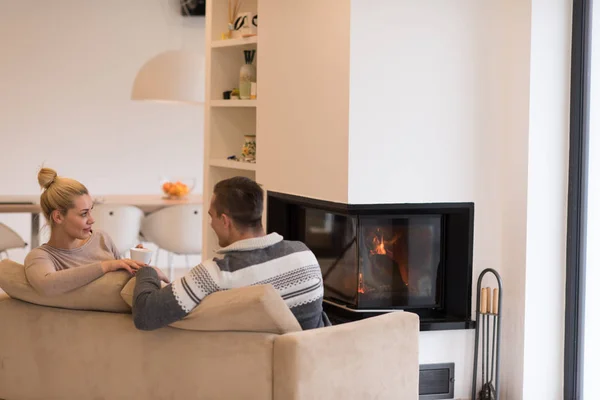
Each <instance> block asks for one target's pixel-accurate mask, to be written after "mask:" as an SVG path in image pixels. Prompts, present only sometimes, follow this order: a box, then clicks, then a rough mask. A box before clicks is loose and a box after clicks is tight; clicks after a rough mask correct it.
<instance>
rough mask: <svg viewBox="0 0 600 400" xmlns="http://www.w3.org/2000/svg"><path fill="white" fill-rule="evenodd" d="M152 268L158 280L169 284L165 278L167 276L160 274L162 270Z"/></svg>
mask: <svg viewBox="0 0 600 400" xmlns="http://www.w3.org/2000/svg"><path fill="white" fill-rule="evenodd" d="M151 268H154V270H155V271H156V273H157V274H158V278H159V279H160V280H161V281H163V282H164V283H167V284H168V283H171V281H170V280H169V278H167V276H166V275H165V274H164V272H162V270H161V269H160V268H158V267H151Z"/></svg>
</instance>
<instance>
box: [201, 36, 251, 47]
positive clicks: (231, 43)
mask: <svg viewBox="0 0 600 400" xmlns="http://www.w3.org/2000/svg"><path fill="white" fill-rule="evenodd" d="M257 43H258V36H250V37H248V38H239V39H224V40H213V42H212V43H211V47H212V48H213V49H219V48H223V47H238V46H245V45H248V44H257Z"/></svg>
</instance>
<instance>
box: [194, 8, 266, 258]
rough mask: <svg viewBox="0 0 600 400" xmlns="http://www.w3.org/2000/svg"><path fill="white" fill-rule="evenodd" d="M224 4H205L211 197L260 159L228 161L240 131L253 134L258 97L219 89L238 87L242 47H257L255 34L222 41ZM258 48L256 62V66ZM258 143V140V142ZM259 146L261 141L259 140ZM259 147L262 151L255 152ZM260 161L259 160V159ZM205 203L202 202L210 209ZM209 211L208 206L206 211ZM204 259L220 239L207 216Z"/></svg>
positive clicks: (251, 173)
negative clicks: (232, 96) (232, 95)
mask: <svg viewBox="0 0 600 400" xmlns="http://www.w3.org/2000/svg"><path fill="white" fill-rule="evenodd" d="M227 4H228V2H227V1H225V0H208V1H207V2H206V99H207V101H206V105H205V127H204V188H203V193H204V194H205V198H206V199H207V202H208V199H210V197H211V196H210V194H211V193H212V191H213V187H214V185H215V184H216V183H217V182H219V181H220V180H222V179H227V178H231V177H234V176H246V177H249V178H252V179H255V180H256V179H257V178H256V173H257V167H258V165H259V163H246V162H240V161H233V160H228V159H227V157H230V156H232V155H236V156H240V155H241V151H242V146H243V144H244V135H256V136H257V139H258V136H259V134H258V132H257V131H256V113H257V112H258V100H223V92H225V91H227V90H231V89H233V88H234V87H238V86H239V73H240V68H241V67H242V65H243V64H244V50H250V49H258V40H259V36H251V37H247V38H239V39H225V40H222V39H221V34H222V33H224V32H226V31H227V22H228V21H227V15H228V10H227ZM257 11H258V0H244V2H243V4H242V8H241V10H240V12H241V13H243V12H257ZM259 57H260V53H259V52H258V51H257V52H256V55H255V59H254V64H255V65H256V66H257V69H258V58H259ZM257 142H259V140H257ZM258 146H260V144H258ZM259 151H260V150H259ZM259 162H260V161H259ZM208 206H209V204H206V208H208ZM207 211H208V209H207ZM203 224H204V226H203V255H202V256H203V259H211V258H213V257H214V256H215V253H214V250H216V249H217V248H218V243H217V239H216V236H215V234H214V232H213V231H212V229H211V227H210V218H204V219H203Z"/></svg>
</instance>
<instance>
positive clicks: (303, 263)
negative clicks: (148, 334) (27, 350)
mask: <svg viewBox="0 0 600 400" xmlns="http://www.w3.org/2000/svg"><path fill="white" fill-rule="evenodd" d="M263 201H264V195H263V191H262V189H261V187H260V186H259V185H258V184H257V183H256V182H254V181H253V180H251V179H248V178H244V177H234V178H231V179H226V180H224V181H221V182H219V183H217V184H216V185H215V187H214V192H213V196H212V200H211V203H210V209H209V211H208V214H209V216H210V218H211V223H210V224H211V227H212V228H213V230H214V231H215V233H216V234H217V237H218V239H219V246H221V249H220V250H218V253H220V254H222V255H223V256H224V257H223V258H222V259H217V258H215V259H213V260H209V261H204V262H202V263H201V264H199V265H197V266H196V267H194V269H193V270H192V271H190V272H189V273H188V274H186V275H185V276H184V277H183V278H181V279H178V280H176V281H175V282H173V283H172V284H170V285H168V286H166V287H164V288H162V289H161V287H160V279H159V277H158V275H157V272H156V271H155V270H154V268H149V267H143V268H141V269H140V270H138V272H137V274H136V277H137V282H136V285H135V291H134V295H133V320H134V323H135V326H136V327H137V328H138V329H143V330H153V329H158V328H161V327H163V326H166V325H168V324H171V323H173V322H175V321H178V320H180V319H182V318H183V317H185V316H186V315H187V314H188V313H189V312H190V311H192V310H193V309H194V308H195V307H196V306H197V305H198V304H199V303H200V302H201V301H202V299H203V298H204V297H206V296H208V295H209V294H211V293H214V292H217V291H220V290H227V289H232V288H238V287H243V286H251V285H261V284H268V283H270V284H272V285H273V286H274V287H275V289H276V290H277V291H278V292H279V294H280V295H281V297H282V298H283V299H284V300H285V302H286V304H287V305H288V306H289V307H290V310H291V311H292V313H293V314H294V316H295V317H296V318H297V319H298V322H299V323H300V326H302V329H313V328H319V327H322V326H324V325H328V324H329V321H328V319H327V316H326V315H325V314H324V312H323V277H322V275H321V269H320V267H319V263H318V261H317V259H316V257H315V255H314V254H313V253H312V252H311V251H310V250H309V249H308V248H307V247H306V245H305V244H304V243H302V242H290V241H286V240H283V237H282V236H281V235H279V234H277V233H271V234H269V235H266V234H265V231H264V229H263V226H262V210H263Z"/></svg>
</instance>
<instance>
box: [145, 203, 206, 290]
mask: <svg viewBox="0 0 600 400" xmlns="http://www.w3.org/2000/svg"><path fill="white" fill-rule="evenodd" d="M141 232H142V235H143V236H144V239H145V240H146V241H148V242H152V243H154V244H155V245H156V246H157V247H158V250H157V251H156V260H157V261H158V254H159V251H160V250H161V249H162V250H166V251H167V252H168V256H167V260H168V261H167V264H168V268H169V279H171V280H173V255H175V254H176V255H184V256H185V260H186V266H187V268H190V265H189V260H188V257H187V256H188V255H196V254H201V253H202V206H201V205H197V204H181V205H175V206H170V207H165V208H163V209H160V210H158V211H156V212H153V213H151V214H149V215H148V216H146V217H145V218H144V219H143V220H142V228H141Z"/></svg>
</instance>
